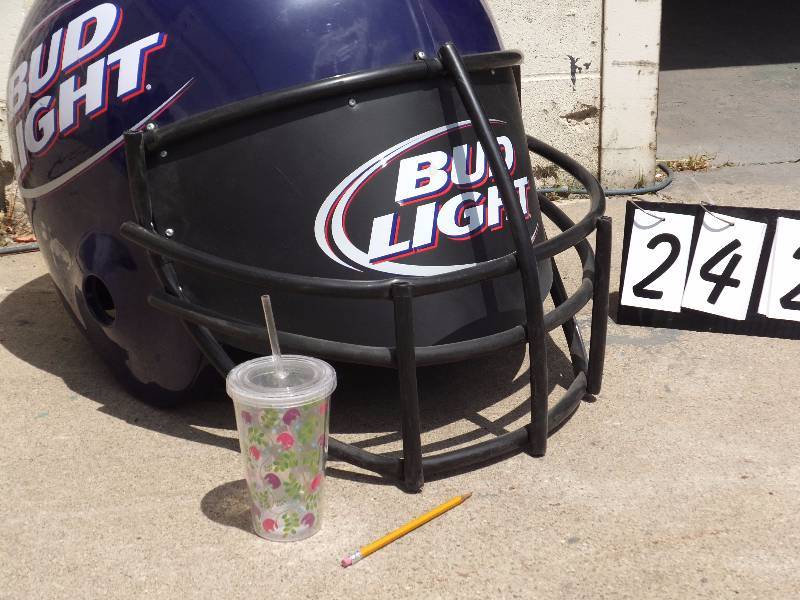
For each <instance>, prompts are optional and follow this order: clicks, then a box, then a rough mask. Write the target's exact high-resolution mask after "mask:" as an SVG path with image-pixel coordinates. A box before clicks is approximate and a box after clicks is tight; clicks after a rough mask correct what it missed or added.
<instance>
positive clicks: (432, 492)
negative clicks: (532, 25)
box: [0, 71, 800, 600]
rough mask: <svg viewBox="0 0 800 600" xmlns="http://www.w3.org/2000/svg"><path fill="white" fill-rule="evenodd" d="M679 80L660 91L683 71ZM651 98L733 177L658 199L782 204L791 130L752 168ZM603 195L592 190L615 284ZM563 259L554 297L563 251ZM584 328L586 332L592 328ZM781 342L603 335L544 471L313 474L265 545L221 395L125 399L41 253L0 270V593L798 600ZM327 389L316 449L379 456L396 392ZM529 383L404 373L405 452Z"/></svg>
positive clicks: (681, 112)
mask: <svg viewBox="0 0 800 600" xmlns="http://www.w3.org/2000/svg"><path fill="white" fill-rule="evenodd" d="M672 73H673V74H676V73H680V72H679V71H673V72H672ZM683 73H684V76H683V78H681V76H680V75H674V77H675V81H676V82H677V83H676V85H677V84H682V83H681V82H684V83H686V82H689V81H692V77H701V78H702V75H697V74H696V73H692V72H686V71H684V72H683ZM682 85H683V84H682ZM719 85H720V86H722V87H724V82H720V84H719ZM728 85H729V87H730V86H732V85H735V81H734V80H729V81H728ZM690 88H691V86H688V85H687V89H690ZM796 91H797V88H795V92H796ZM662 92H663V93H664V94H665V95H664V96H663V99H664V101H665V102H662V106H661V111H660V116H659V118H660V120H661V122H662V123H666V122H674V123H677V125H676V126H675V127H674V130H673V132H672V133H671V134H669V135H672V136H673V137H672V138H669V136H668V135H667V133H666V130H665V133H664V139H665V140H667V141H665V142H664V143H665V147H666V145H667V142H669V144H672V146H669V147H671V148H673V149H675V152H677V153H679V154H681V155H685V154H686V153H695V147H697V148H698V149H699V150H700V151H707V150H709V149H711V148H710V145H711V144H712V143H713V144H718V145H719V149H718V150H717V151H720V152H721V151H723V150H724V151H726V152H727V151H730V152H731V154H730V156H734V155H735V156H737V157H738V158H737V160H736V161H735V162H737V163H742V166H737V167H729V168H722V169H715V170H712V171H709V172H707V173H698V174H693V175H690V174H687V173H679V174H678V176H677V181H676V183H675V184H674V185H673V186H672V187H670V188H668V189H667V190H665V192H663V193H662V194H661V197H662V198H663V199H666V200H674V201H685V202H694V201H697V200H700V199H705V195H706V194H707V195H708V196H710V197H711V198H712V199H714V200H715V201H717V202H718V203H720V204H731V205H739V206H766V207H784V208H787V207H789V208H798V200H797V190H798V188H800V164H798V163H793V162H788V161H789V160H791V159H792V158H793V157H797V155H796V154H793V153H791V152H786V153H783V151H781V152H780V153H779V152H778V151H777V150H775V148H777V147H778V146H780V147H781V148H783V147H784V146H783V145H782V144H784V141H783V140H784V139H790V138H789V136H787V135H786V134H785V131H784V129H785V127H791V126H795V125H796V124H795V125H791V124H789V125H780V124H774V125H771V127H773V130H772V132H771V133H770V132H763V133H764V136H763V138H759V140H762V139H763V140H764V146H763V147H764V148H766V150H764V153H763V154H762V153H760V152H761V150H759V154H758V155H757V156H756V155H755V154H753V155H752V156H750V155H747V148H748V146H750V147H751V148H752V147H753V145H749V144H748V143H743V142H742V139H741V137H736V136H735V135H731V136H729V137H728V138H726V136H727V135H728V134H729V133H730V131H728V132H722V133H720V135H719V136H717V137H714V136H715V135H716V133H717V132H718V131H719V130H715V131H709V132H708V135H707V137H706V138H705V139H698V140H695V139H694V138H692V137H691V135H693V133H692V132H691V131H687V128H688V129H690V130H691V129H693V126H692V125H691V124H690V122H689V121H688V116H687V112H693V114H694V115H695V116H694V117H693V119H694V121H695V122H700V123H702V122H707V121H706V119H711V118H712V117H713V114H714V111H715V109H714V108H713V107H712V105H711V103H709V102H706V103H703V102H695V104H694V105H692V108H691V110H690V109H689V108H688V107H687V106H686V105H678V104H674V105H673V104H670V100H669V99H670V98H671V97H672V96H670V94H672V92H671V91H669V90H665V88H664V86H663V85H662ZM787 97H788V95H787ZM795 97H796V96H795ZM704 106H705V107H707V108H703V107H704ZM751 108H752V110H756V109H757V107H751ZM703 110H706V111H707V114H705V115H704V114H703V112H702V111H703ZM787 110H788V109H787ZM795 110H796V109H795ZM698 111H699V113H698ZM795 114H796V112H795ZM681 119H684V121H681ZM766 122H768V120H765V123H766ZM681 123H684V124H681ZM773 123H774V121H773ZM725 126H726V127H730V125H725ZM765 126H766V125H765ZM673 134H674V135H673ZM748 135H749V134H748ZM681 136H683V137H681ZM770 138H771V139H773V140H775V148H773V147H772V145H770V144H769V140H770ZM794 139H796V136H795V138H794ZM726 140H727V141H726ZM681 144H683V145H681ZM703 144H708V146H704V145H703ZM757 145H758V144H756V146H757ZM760 147H761V146H759V148H760ZM687 148H688V149H689V151H688V152H687ZM770 149H772V150H775V152H774V155H773V154H769V152H770V151H772V150H770ZM734 151H735V152H734ZM736 152H738V153H739V154H735V153H736ZM670 157H672V156H670ZM675 157H676V158H677V156H675ZM757 162H778V163H780V164H769V165H758V164H753V163H757ZM624 202H625V199H624V198H614V199H611V200H610V201H609V211H608V212H609V214H611V215H612V217H613V218H614V220H615V224H616V228H615V247H614V250H615V255H614V261H613V265H614V272H613V275H612V290H616V287H617V282H618V278H619V264H620V250H621V247H622V244H621V238H622V227H621V224H622V221H623V219H622V216H623V213H624ZM564 206H565V208H566V210H567V211H568V212H569V213H570V214H571V215H573V216H579V215H580V214H582V213H583V212H584V211H585V210H586V202H585V201H583V200H568V201H566V202H565V203H564ZM561 267H562V271H563V272H564V273H565V274H566V277H567V285H568V287H569V288H570V289H574V286H575V284H576V280H577V271H578V269H577V264H576V260H575V259H574V258H573V257H572V256H570V257H568V260H566V261H563V264H561ZM580 323H581V325H582V326H583V329H584V333H586V334H587V335H588V314H582V315H581V318H580ZM798 344H800V342H797V341H788V340H775V339H767V338H757V337H744V336H725V335H719V334H709V333H694V332H685V331H675V330H665V329H648V328H637V327H630V326H619V325H616V324H614V323H613V322H611V323H610V329H609V338H608V354H607V363H606V379H605V385H604V389H603V392H602V394H600V396H599V399H598V400H597V401H596V402H591V403H589V402H587V403H584V405H583V406H582V407H581V408H580V410H579V411H578V412H577V413H576V414H575V415H574V417H573V418H572V419H571V420H570V421H569V422H568V423H567V424H566V425H565V426H564V427H563V428H562V429H561V430H560V431H559V432H558V433H557V434H555V435H554V436H553V437H552V438H551V440H550V448H549V452H548V454H547V456H546V457H545V458H543V459H533V458H530V457H528V456H526V455H519V456H516V457H513V458H511V459H509V460H506V461H504V462H500V463H497V464H494V465H492V466H488V467H485V468H482V469H479V470H475V471H472V472H469V473H466V474H461V475H457V476H454V477H452V478H449V479H441V480H437V481H431V482H428V483H427V484H426V486H425V489H424V491H423V492H422V493H421V494H418V495H407V494H404V493H403V492H401V491H400V490H398V489H397V488H396V487H394V486H392V485H388V484H386V483H385V482H382V481H380V480H376V478H374V477H371V476H369V475H366V474H363V473H359V472H357V470H355V469H353V468H351V467H349V466H347V465H344V464H341V463H332V464H331V465H330V468H329V471H328V475H329V477H328V480H327V483H326V486H327V501H326V510H325V514H324V519H325V522H324V526H323V529H322V531H321V532H320V533H319V534H318V535H316V536H315V537H313V538H311V539H309V540H308V541H305V542H302V543H300V544H289V545H281V544H271V543H269V542H266V541H263V540H261V539H259V538H257V537H256V536H254V535H253V534H252V533H250V532H249V518H248V514H247V510H248V507H247V490H246V488H245V486H244V483H243V479H242V470H241V464H240V462H239V457H238V454H237V452H238V441H237V439H236V433H235V424H234V420H233V413H232V410H231V406H230V404H229V403H228V402H227V401H226V399H225V397H224V393H223V392H222V391H221V390H220V391H218V392H217V393H216V396H214V395H212V397H211V398H210V399H206V400H202V401H198V402H197V403H195V404H191V405H187V406H184V407H182V408H180V409H176V410H170V411H161V410H156V409H153V408H150V407H148V406H146V405H144V404H141V403H139V402H138V401H136V400H135V399H134V398H132V397H130V396H129V395H128V394H126V393H125V392H124V391H123V390H122V389H120V387H119V386H118V385H117V384H116V383H115V381H114V380H113V379H112V377H111V376H110V375H109V373H108V372H107V371H106V369H105V368H104V366H103V365H102V363H101V361H100V360H99V358H98V357H97V356H96V355H95V354H94V353H93V351H92V350H91V348H89V346H88V345H87V343H86V342H85V341H84V340H83V338H82V337H81V336H80V335H79V333H78V331H77V330H76V329H75V328H74V327H73V325H72V323H71V322H70V320H69V319H68V317H67V315H66V314H65V313H64V311H63V309H62V308H61V306H60V304H59V301H58V299H57V297H56V294H55V292H54V290H53V287H52V284H51V283H50V281H49V279H48V276H47V275H46V269H45V267H44V265H43V263H42V260H41V257H40V256H38V255H35V254H32V255H22V256H15V257H3V258H0V398H2V403H0V489H2V491H3V502H2V503H0V523H2V536H1V537H0V582H2V584H0V597H2V598H14V599H19V598H48V599H49V598H70V599H74V598H98V597H118V598H139V597H141V598H175V597H192V598H211V597H216V598H226V599H227V598H253V597H274V598H326V597H386V598H390V597H391V598H416V597H420V596H425V597H428V598H454V597H459V598H636V599H637V600H638V599H641V598H659V599H662V598H681V599H683V598H689V597H706V598H715V599H716V598H734V597H735V598H759V599H761V598H793V597H796V596H797V590H798V589H800V516H798V515H800V462H798V459H797V457H798V456H800V427H799V426H798V425H799V424H800V417H799V416H798V414H797V410H796V406H797V404H798V401H800V369H798V368H797V356H798V350H799V349H800V346H799V345H798ZM550 358H551V381H552V383H551V385H552V387H554V394H559V393H560V392H562V391H563V386H564V384H565V382H566V379H567V376H568V374H569V366H568V363H567V361H566V358H565V354H564V344H563V342H562V341H561V340H560V336H559V335H554V343H553V345H552V347H551V353H550ZM339 376H340V379H341V382H342V384H341V387H340V389H339V391H338V392H337V394H336V396H335V398H334V403H333V405H334V411H335V412H334V418H333V421H332V429H333V431H334V433H335V435H337V436H339V437H341V438H343V439H346V440H351V441H356V440H360V441H361V442H362V443H363V444H364V445H365V446H366V447H369V448H371V449H380V450H388V451H392V450H396V449H397V447H398V444H397V435H396V434H395V433H394V429H393V428H394V426H395V425H394V424H395V423H396V413H395V411H394V410H393V408H392V402H391V397H387V390H388V389H389V387H390V385H391V383H392V379H391V377H390V376H388V375H386V374H381V373H375V372H372V371H368V370H358V369H352V368H349V369H342V370H341V371H340V372H339ZM526 379H527V376H526V362H525V357H524V356H523V355H522V353H521V352H520V351H510V352H504V353H499V354H497V355H495V356H493V357H490V358H489V359H486V360H483V361H481V362H480V363H478V364H474V363H473V364H468V365H455V366H450V367H443V368H440V369H437V370H433V371H427V372H424V373H423V374H422V377H421V387H422V392H423V419H424V422H425V424H426V433H425V437H424V442H425V444H426V450H427V451H429V452H436V451H441V450H443V449H445V448H452V447H454V446H457V445H459V444H462V443H465V442H468V441H474V440H475V439H479V438H483V437H488V436H491V435H496V434H498V433H501V432H502V431H503V430H511V429H513V428H515V427H517V426H519V425H520V424H522V423H524V422H525V415H526V412H527V400H528V394H527V390H526V387H525V381H526ZM465 491H472V492H473V493H474V496H473V497H472V499H470V500H469V501H468V502H467V503H465V504H464V505H462V506H460V507H459V508H457V509H455V510H453V511H452V512H450V513H448V514H447V515H445V516H443V517H441V518H440V519H438V520H436V521H434V522H433V523H431V524H429V525H427V526H425V527H424V528H422V529H420V530H418V531H416V532H414V533H413V534H411V535H409V536H407V537H406V538H403V539H402V540H400V541H398V542H396V543H395V544H393V545H391V546H390V547H388V548H386V549H384V550H383V551H381V552H379V553H378V554H376V555H374V556H372V557H370V558H369V559H367V560H365V561H363V562H361V563H360V564H358V565H356V566H355V567H353V568H351V569H348V570H343V569H341V567H339V566H338V561H339V559H340V558H341V557H342V556H344V555H345V554H347V553H349V552H351V551H353V550H354V549H356V548H357V547H358V546H360V545H362V544H364V543H366V542H369V541H371V540H373V539H375V538H377V537H378V536H380V535H382V534H383V533H384V532H386V531H388V530H390V529H392V528H394V527H396V526H397V525H399V524H401V523H403V522H405V521H407V520H408V519H410V518H411V517H413V516H416V515H418V514H421V513H422V512H424V511H426V510H427V509H429V508H431V507H433V506H435V505H437V504H439V503H440V502H442V501H444V500H446V499H448V498H450V497H452V496H454V495H456V494H459V493H462V492H465Z"/></svg>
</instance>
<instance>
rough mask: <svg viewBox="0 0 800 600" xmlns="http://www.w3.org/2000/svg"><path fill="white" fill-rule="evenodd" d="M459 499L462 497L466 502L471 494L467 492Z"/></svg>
mask: <svg viewBox="0 0 800 600" xmlns="http://www.w3.org/2000/svg"><path fill="white" fill-rule="evenodd" d="M461 497H462V498H463V499H464V500H468V499H470V498H472V492H467V493H466V494H464V495H463V496H461Z"/></svg>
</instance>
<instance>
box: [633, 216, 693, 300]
mask: <svg viewBox="0 0 800 600" xmlns="http://www.w3.org/2000/svg"><path fill="white" fill-rule="evenodd" d="M693 229H694V217H693V216H692V215H681V214H676V213H668V212H658V211H643V210H636V212H635V213H634V215H633V228H632V230H631V236H630V249H631V252H630V253H629V254H628V263H627V277H626V278H625V287H624V288H623V289H622V302H623V303H624V304H626V305H627V306H639V307H641V308H655V309H658V310H667V311H671V312H680V311H681V300H682V296H683V283H684V281H686V271H687V270H688V268H689V250H690V248H691V245H692V230H693Z"/></svg>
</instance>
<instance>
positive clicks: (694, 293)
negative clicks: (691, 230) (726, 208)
mask: <svg viewBox="0 0 800 600" xmlns="http://www.w3.org/2000/svg"><path fill="white" fill-rule="evenodd" d="M766 231H767V225H766V223H760V222H758V221H749V220H747V219H739V218H736V217H731V216H728V215H717V214H714V213H711V212H706V213H705V215H704V216H703V223H702V226H701V227H700V235H699V237H698V239H697V247H696V248H695V252H694V257H693V258H692V266H691V269H690V270H689V278H688V280H687V281H686V289H685V290H684V293H683V306H684V307H686V308H691V309H694V310H699V311H702V312H705V313H710V314H713V315H719V316H721V317H727V318H729V319H736V320H738V321H743V320H744V319H746V318H747V309H748V307H749V305H750V297H751V295H752V292H753V284H754V282H755V279H756V271H757V270H758V263H759V259H760V258H761V248H762V245H763V243H764V235H765V234H766Z"/></svg>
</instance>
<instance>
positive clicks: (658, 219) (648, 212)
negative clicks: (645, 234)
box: [628, 196, 666, 223]
mask: <svg viewBox="0 0 800 600" xmlns="http://www.w3.org/2000/svg"><path fill="white" fill-rule="evenodd" d="M634 197H635V196H634ZM628 202H630V203H631V204H633V205H634V206H635V207H636V208H638V209H639V210H640V211H642V212H643V213H644V214H646V215H647V216H649V217H653V218H654V219H656V220H657V221H658V222H659V223H663V222H664V221H666V219H665V218H664V217H659V216H658V215H657V214H655V213H651V212H650V211H649V210H645V209H643V208H642V207H641V206H639V205H638V204H636V202H634V201H633V200H628Z"/></svg>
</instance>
